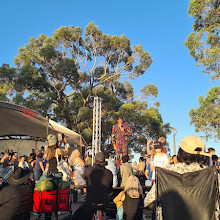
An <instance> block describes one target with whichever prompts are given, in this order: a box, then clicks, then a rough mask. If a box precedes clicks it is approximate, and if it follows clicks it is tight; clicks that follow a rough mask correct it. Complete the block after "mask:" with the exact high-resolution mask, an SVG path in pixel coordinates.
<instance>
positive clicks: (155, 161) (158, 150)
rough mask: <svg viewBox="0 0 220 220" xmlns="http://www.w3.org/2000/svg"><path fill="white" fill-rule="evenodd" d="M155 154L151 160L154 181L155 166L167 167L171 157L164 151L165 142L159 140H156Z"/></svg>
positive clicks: (153, 179)
mask: <svg viewBox="0 0 220 220" xmlns="http://www.w3.org/2000/svg"><path fill="white" fill-rule="evenodd" d="M153 146H154V154H153V157H152V160H151V171H153V173H152V181H153V182H154V181H155V167H163V168H165V167H166V166H167V165H168V164H169V158H168V156H167V154H166V153H164V152H163V144H162V143H161V142H159V141H157V142H154V144H153Z"/></svg>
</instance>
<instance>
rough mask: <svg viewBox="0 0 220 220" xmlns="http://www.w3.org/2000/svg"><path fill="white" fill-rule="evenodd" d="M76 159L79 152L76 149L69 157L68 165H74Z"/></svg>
mask: <svg viewBox="0 0 220 220" xmlns="http://www.w3.org/2000/svg"><path fill="white" fill-rule="evenodd" d="M78 157H80V152H79V150H78V149H75V150H73V151H72V153H71V155H70V157H69V159H68V161H69V164H70V165H71V166H73V165H74V164H75V160H76V158H78Z"/></svg>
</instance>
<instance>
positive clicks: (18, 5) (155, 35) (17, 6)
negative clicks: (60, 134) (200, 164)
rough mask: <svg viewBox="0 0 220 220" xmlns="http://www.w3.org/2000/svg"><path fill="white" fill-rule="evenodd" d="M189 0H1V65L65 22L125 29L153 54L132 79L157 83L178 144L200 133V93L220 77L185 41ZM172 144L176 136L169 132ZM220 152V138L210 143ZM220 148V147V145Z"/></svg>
mask: <svg viewBox="0 0 220 220" xmlns="http://www.w3.org/2000/svg"><path fill="white" fill-rule="evenodd" d="M188 6H189V0H188V1H183V0H179V1H177V0H167V1H164V0H158V1H150V0H138V1H130V0H127V1H125V0H111V1H106V0H105V1H103V0H102V1H100V0H96V1H88V0H84V1H83V0H82V1H74V0H63V1H58V0H53V1H52V0H44V1H43V0H38V1H34V0H28V1H27V0H24V1H15V0H8V1H1V2H0V9H1V13H0V24H1V30H2V31H1V34H0V65H2V64H3V63H8V64H10V65H14V64H13V58H14V57H15V56H16V55H17V54H18V48H19V47H21V46H23V45H24V44H25V43H28V41H29V39H30V37H38V36H39V34H45V35H47V36H52V33H53V32H54V30H56V29H58V28H59V27H60V26H69V25H74V26H80V27H82V28H83V29H84V28H85V26H86V25H87V24H88V23H89V22H90V21H93V22H94V23H95V24H96V25H98V26H99V28H100V29H101V30H102V31H103V33H105V34H111V35H122V34H125V35H126V36H127V37H128V38H129V39H130V40H131V44H132V45H137V44H142V45H143V48H144V50H146V51H148V52H149V53H150V55H151V57H152V59H153V64H152V65H151V67H150V68H149V70H148V71H147V72H146V73H145V74H144V75H143V76H141V77H139V78H137V79H135V80H133V81H132V82H131V83H132V85H133V87H134V89H135V92H136V93H138V91H139V90H140V89H141V88H142V87H143V86H144V85H146V84H148V83H153V84H155V85H157V87H158V89H159V96H158V99H157V100H158V101H160V103H161V107H160V109H159V110H160V113H161V114H162V117H163V121H164V122H165V123H166V122H170V124H171V126H172V127H175V128H176V129H177V131H178V132H177V136H176V144H177V145H179V144H180V141H181V139H182V138H184V137H185V136H188V135H197V136H201V135H202V134H196V133H195V131H194V126H190V118H189V110H190V109H191V108H196V107H198V96H200V95H202V96H206V93H207V92H208V90H209V89H210V88H211V87H213V86H219V85H220V84H219V82H215V83H214V82H210V77H209V76H207V75H205V74H203V73H202V68H197V67H196V63H195V62H194V60H193V59H192V58H191V57H190V55H189V52H188V50H187V49H186V48H185V46H184V41H185V40H186V39H187V36H188V34H189V33H191V32H192V24H193V18H190V17H189V16H188V14H187V8H188ZM168 142H169V143H170V147H171V148H172V145H173V144H172V135H169V136H168ZM206 146H207V147H214V148H216V149H217V153H218V154H219V155H220V148H219V147H220V143H215V141H214V140H210V141H209V142H206ZM218 148H219V150H218Z"/></svg>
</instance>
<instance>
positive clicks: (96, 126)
mask: <svg viewBox="0 0 220 220" xmlns="http://www.w3.org/2000/svg"><path fill="white" fill-rule="evenodd" d="M101 113H102V99H101V98H100V97H94V101H93V132H92V165H93V161H94V155H95V154H96V153H98V152H100V151H101Z"/></svg>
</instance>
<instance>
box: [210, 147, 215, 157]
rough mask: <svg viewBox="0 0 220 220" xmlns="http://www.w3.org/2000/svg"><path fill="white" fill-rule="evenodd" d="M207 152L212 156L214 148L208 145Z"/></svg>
mask: <svg viewBox="0 0 220 220" xmlns="http://www.w3.org/2000/svg"><path fill="white" fill-rule="evenodd" d="M208 152H209V154H210V155H211V156H212V155H215V149H214V148H212V147H210V148H209V149H208Z"/></svg>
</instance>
